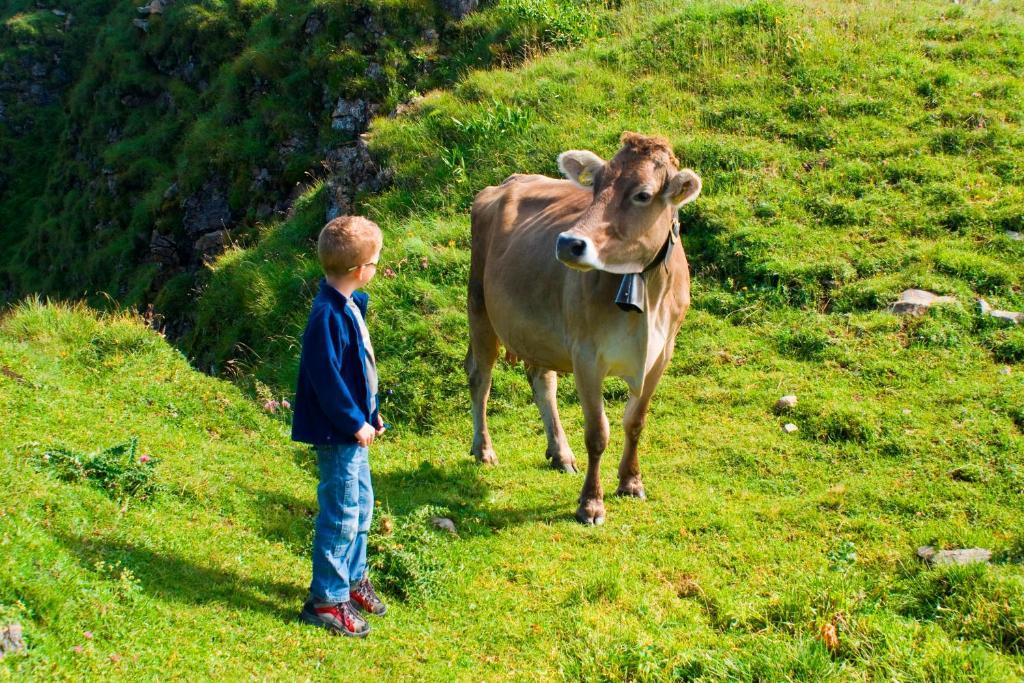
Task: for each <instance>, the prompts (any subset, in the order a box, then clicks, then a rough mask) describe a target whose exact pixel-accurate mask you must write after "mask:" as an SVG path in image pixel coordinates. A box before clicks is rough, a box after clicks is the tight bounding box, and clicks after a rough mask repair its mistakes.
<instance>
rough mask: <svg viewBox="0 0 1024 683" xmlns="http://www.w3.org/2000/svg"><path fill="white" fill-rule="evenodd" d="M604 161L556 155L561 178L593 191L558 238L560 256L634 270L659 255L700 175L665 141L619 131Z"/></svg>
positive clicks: (583, 154)
mask: <svg viewBox="0 0 1024 683" xmlns="http://www.w3.org/2000/svg"><path fill="white" fill-rule="evenodd" d="M621 142H622V148H621V149H619V151H618V153H617V154H616V155H615V156H614V157H613V158H612V160H611V161H605V160H604V159H602V158H601V157H599V156H597V155H596V154H594V153H593V152H588V151H586V150H575V149H574V150H569V151H568V152H562V153H561V154H559V155H558V168H559V169H560V170H561V171H562V173H563V174H565V177H566V178H568V179H569V180H571V181H572V182H574V183H576V184H577V185H579V186H580V187H582V188H584V189H586V190H589V191H591V192H593V195H594V196H593V200H592V201H591V204H590V206H588V207H587V209H586V211H584V212H583V215H582V216H580V219H579V220H578V221H577V222H576V224H575V225H574V226H572V227H571V228H570V229H568V230H566V231H565V232H563V233H561V234H560V235H559V236H558V242H557V246H556V249H555V253H556V255H557V256H558V260H559V261H561V262H562V263H564V264H565V265H567V266H569V267H570V268H575V269H577V270H591V269H597V270H604V271H607V272H609V273H621V274H625V273H636V272H639V271H641V270H643V269H644V267H645V266H647V265H648V264H649V263H651V262H652V261H653V260H654V259H655V258H656V257H657V255H658V252H659V251H660V250H661V247H662V246H664V244H665V240H666V239H667V238H668V234H669V231H670V230H671V228H672V219H673V218H674V216H675V213H676V211H677V210H678V209H679V207H680V206H682V205H683V204H686V203H687V202H692V201H693V200H694V199H696V198H697V195H698V194H700V187H701V184H700V178H699V177H698V176H697V174H696V173H694V172H693V171H691V170H690V169H683V170H682V171H680V170H679V161H678V160H677V159H676V157H675V154H673V153H672V146H671V145H670V144H669V142H668V140H666V139H665V138H661V137H648V136H646V135H640V134H639V133H629V132H626V133H623V134H622V138H621Z"/></svg>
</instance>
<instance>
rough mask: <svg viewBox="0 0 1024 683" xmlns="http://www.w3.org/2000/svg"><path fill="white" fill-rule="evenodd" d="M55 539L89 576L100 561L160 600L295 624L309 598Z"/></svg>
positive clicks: (146, 554)
mask: <svg viewBox="0 0 1024 683" xmlns="http://www.w3.org/2000/svg"><path fill="white" fill-rule="evenodd" d="M55 538H56V539H57V540H58V542H60V544H61V545H63V546H64V547H65V548H67V550H68V552H69V553H70V554H71V555H72V556H74V557H75V558H76V559H77V560H78V562H79V563H80V564H81V565H82V567H83V568H85V569H86V570H87V571H89V572H96V571H97V565H98V563H100V562H102V563H103V564H104V565H105V566H106V567H108V568H110V571H111V572H112V573H114V574H115V575H120V569H119V567H124V568H125V569H128V570H130V571H131V573H132V575H134V577H135V579H136V580H137V581H138V585H139V586H140V588H141V589H142V590H143V591H144V592H145V593H147V594H148V595H150V596H151V597H154V598H158V599H160V600H167V601H172V602H182V603H190V604H194V605H208V604H209V605H213V604H216V605H227V606H229V607H231V608H234V609H238V610H245V611H253V612H262V613H264V614H267V615H269V616H271V617H274V618H277V619H282V620H286V621H291V620H294V619H295V618H296V615H297V614H298V609H299V606H300V605H301V604H302V601H303V600H304V599H305V597H306V589H305V588H304V587H300V586H298V585H295V584H288V583H279V582H276V581H265V580H259V579H256V578H254V577H253V576H252V575H248V574H245V573H244V572H243V573H239V574H236V573H234V572H231V571H227V570H224V569H219V568H215V567H209V566H205V565H203V564H201V563H199V562H195V561H192V560H189V559H185V558H182V557H176V556H174V555H172V554H169V553H165V552H160V551H157V550H153V549H151V548H146V547H143V546H139V545H134V544H131V543H126V542H124V541H120V540H114V539H110V538H103V537H98V538H92V537H89V538H83V537H79V536H73V535H69V534H61V533H58V534H55ZM301 578H302V579H303V580H304V579H305V578H306V577H305V576H303V577H301Z"/></svg>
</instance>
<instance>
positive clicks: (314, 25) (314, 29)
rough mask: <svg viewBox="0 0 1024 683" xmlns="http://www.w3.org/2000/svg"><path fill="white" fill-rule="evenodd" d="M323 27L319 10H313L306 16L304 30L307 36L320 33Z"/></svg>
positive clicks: (322, 19)
mask: <svg viewBox="0 0 1024 683" xmlns="http://www.w3.org/2000/svg"><path fill="white" fill-rule="evenodd" d="M323 27H324V18H323V17H322V16H320V13H319V12H313V14H310V15H309V16H308V17H306V26H305V29H304V30H305V31H306V35H307V36H315V35H316V34H318V33H320V31H321V30H322V29H323Z"/></svg>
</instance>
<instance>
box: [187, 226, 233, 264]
mask: <svg viewBox="0 0 1024 683" xmlns="http://www.w3.org/2000/svg"><path fill="white" fill-rule="evenodd" d="M227 244H228V231H227V230H215V231H213V232H208V233H206V234H205V235H203V236H202V237H200V238H199V239H197V240H196V242H195V244H194V245H193V249H194V250H195V252H196V255H197V256H198V257H199V260H200V261H202V262H204V263H208V262H210V261H212V260H213V259H214V258H216V257H217V256H219V255H220V254H221V253H223V252H224V248H225V247H227Z"/></svg>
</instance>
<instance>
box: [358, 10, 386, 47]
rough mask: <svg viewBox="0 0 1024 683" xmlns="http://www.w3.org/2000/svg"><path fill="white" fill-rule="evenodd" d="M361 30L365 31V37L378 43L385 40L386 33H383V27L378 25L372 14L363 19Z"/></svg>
mask: <svg viewBox="0 0 1024 683" xmlns="http://www.w3.org/2000/svg"><path fill="white" fill-rule="evenodd" d="M363 28H364V29H366V33H367V35H369V36H370V37H371V38H373V39H374V40H376V41H378V42H380V41H381V40H383V39H384V38H387V35H388V34H387V31H385V30H384V27H383V26H381V25H380V22H379V21H377V17H375V16H373V15H372V14H370V15H368V16H367V17H366V18H365V19H363Z"/></svg>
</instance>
